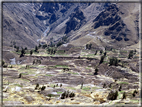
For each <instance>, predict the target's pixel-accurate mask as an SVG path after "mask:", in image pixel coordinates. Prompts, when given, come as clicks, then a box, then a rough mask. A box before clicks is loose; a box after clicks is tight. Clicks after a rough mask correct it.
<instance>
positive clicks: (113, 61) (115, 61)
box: [109, 57, 118, 66]
mask: <svg viewBox="0 0 142 107" xmlns="http://www.w3.org/2000/svg"><path fill="white" fill-rule="evenodd" d="M109 65H110V66H111V65H115V66H117V65H118V59H117V58H116V57H112V58H110V59H109Z"/></svg>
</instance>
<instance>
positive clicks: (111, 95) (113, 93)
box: [107, 91, 118, 100]
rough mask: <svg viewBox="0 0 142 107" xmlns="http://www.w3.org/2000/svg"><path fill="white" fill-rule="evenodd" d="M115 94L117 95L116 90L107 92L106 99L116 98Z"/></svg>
mask: <svg viewBox="0 0 142 107" xmlns="http://www.w3.org/2000/svg"><path fill="white" fill-rule="evenodd" d="M117 96H118V91H115V92H114V91H111V92H110V93H109V95H108V96H107V99H108V100H116V99H117Z"/></svg>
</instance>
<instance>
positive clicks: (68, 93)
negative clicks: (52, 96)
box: [61, 91, 75, 99]
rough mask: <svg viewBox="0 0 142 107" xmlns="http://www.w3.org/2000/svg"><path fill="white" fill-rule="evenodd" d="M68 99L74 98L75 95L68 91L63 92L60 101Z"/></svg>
mask: <svg viewBox="0 0 142 107" xmlns="http://www.w3.org/2000/svg"><path fill="white" fill-rule="evenodd" d="M68 97H70V98H71V97H75V93H73V92H69V91H65V92H64V93H62V94H61V99H65V98H68Z"/></svg>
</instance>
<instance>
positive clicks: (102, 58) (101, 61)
mask: <svg viewBox="0 0 142 107" xmlns="http://www.w3.org/2000/svg"><path fill="white" fill-rule="evenodd" d="M104 58H105V56H101V60H100V63H99V64H101V63H103V62H104Z"/></svg>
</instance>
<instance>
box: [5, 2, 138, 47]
mask: <svg viewBox="0 0 142 107" xmlns="http://www.w3.org/2000/svg"><path fill="white" fill-rule="evenodd" d="M138 31H139V4H138V3H125V4H124V3H115V4H112V3H12V5H11V4H10V3H4V4H3V43H4V46H5V45H7V46H9V45H10V41H12V40H13V41H16V43H17V44H18V45H19V46H27V47H34V46H35V45H37V44H39V43H38V41H40V42H44V43H47V44H50V43H51V42H52V43H54V44H57V43H58V42H62V43H70V44H73V45H74V46H76V45H77V46H82V45H86V44H87V43H88V42H91V43H94V44H95V45H94V46H103V47H106V46H108V45H109V46H114V47H119V46H121V47H123V46H128V45H133V44H135V43H137V42H138V39H139V38H138V37H139V33H138ZM93 32H95V33H93ZM64 38H66V39H65V40H64ZM94 38H97V39H94ZM80 40H81V41H85V42H82V43H83V44H82V43H78V42H80ZM86 40H87V41H86Z"/></svg>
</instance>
